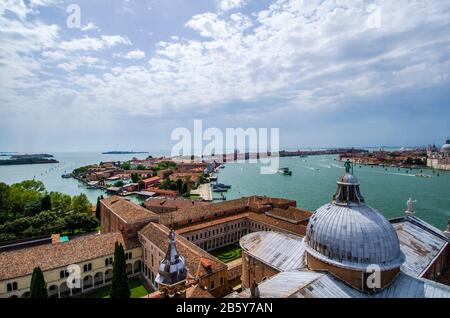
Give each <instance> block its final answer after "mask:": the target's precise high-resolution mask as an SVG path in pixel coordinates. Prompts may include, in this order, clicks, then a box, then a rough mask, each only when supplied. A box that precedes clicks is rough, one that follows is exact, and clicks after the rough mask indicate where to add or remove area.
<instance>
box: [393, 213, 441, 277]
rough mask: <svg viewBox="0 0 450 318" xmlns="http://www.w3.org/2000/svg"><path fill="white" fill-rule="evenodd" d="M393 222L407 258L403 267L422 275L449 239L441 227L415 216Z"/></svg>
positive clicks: (408, 271)
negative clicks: (438, 227)
mask: <svg viewBox="0 0 450 318" xmlns="http://www.w3.org/2000/svg"><path fill="white" fill-rule="evenodd" d="M391 222H392V225H393V226H394V229H395V231H396V232H397V235H398V238H399V241H400V249H401V250H402V252H403V253H404V254H405V258H406V259H405V262H404V263H403V265H402V267H401V269H402V270H403V271H404V272H405V273H407V274H409V275H411V276H414V277H422V275H424V274H425V272H426V270H427V269H428V267H429V266H430V265H431V264H432V263H433V261H434V259H435V258H436V257H437V256H439V254H440V253H441V252H442V251H443V250H444V249H445V248H446V246H447V245H448V244H449V239H448V238H447V237H446V236H445V235H444V233H443V232H442V231H440V230H439V229H437V228H435V227H433V226H431V225H429V224H428V223H426V222H424V221H422V220H420V219H418V218H416V217H413V216H409V217H405V218H401V219H396V220H392V221H391Z"/></svg>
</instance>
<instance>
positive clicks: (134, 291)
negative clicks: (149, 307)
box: [82, 278, 150, 298]
mask: <svg viewBox="0 0 450 318" xmlns="http://www.w3.org/2000/svg"><path fill="white" fill-rule="evenodd" d="M128 284H129V286H130V291H131V296H130V297H131V298H141V297H144V296H146V295H148V294H150V291H149V290H148V288H147V287H146V286H145V285H144V284H143V283H142V281H141V280H140V279H139V278H132V279H130V280H129V281H128ZM110 289H111V285H109V286H105V287H102V288H99V289H97V290H95V291H93V292H91V293H87V294H84V295H83V296H82V297H85V298H109V291H110Z"/></svg>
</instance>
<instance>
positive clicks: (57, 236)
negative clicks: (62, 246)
mask: <svg viewBox="0 0 450 318" xmlns="http://www.w3.org/2000/svg"><path fill="white" fill-rule="evenodd" d="M59 243H61V234H52V244H59Z"/></svg>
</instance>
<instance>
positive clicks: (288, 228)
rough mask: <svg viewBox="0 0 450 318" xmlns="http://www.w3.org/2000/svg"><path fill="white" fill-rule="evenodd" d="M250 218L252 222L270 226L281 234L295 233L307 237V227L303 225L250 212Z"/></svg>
mask: <svg viewBox="0 0 450 318" xmlns="http://www.w3.org/2000/svg"><path fill="white" fill-rule="evenodd" d="M248 218H249V219H250V220H252V221H257V222H260V223H264V224H268V225H271V226H272V227H274V228H275V229H277V230H279V231H281V232H289V233H294V234H297V235H300V236H305V235H306V226H305V225H301V224H294V223H292V222H288V221H284V220H280V219H275V218H273V217H270V216H267V215H265V214H259V213H254V212H250V213H249V215H248Z"/></svg>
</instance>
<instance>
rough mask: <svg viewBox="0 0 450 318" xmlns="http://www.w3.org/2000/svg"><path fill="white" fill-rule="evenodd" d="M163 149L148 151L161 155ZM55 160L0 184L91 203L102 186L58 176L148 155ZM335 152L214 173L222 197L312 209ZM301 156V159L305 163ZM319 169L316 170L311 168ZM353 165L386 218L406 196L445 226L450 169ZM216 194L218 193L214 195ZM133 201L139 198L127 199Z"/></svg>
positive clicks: (6, 172) (329, 187) (0, 178)
mask: <svg viewBox="0 0 450 318" xmlns="http://www.w3.org/2000/svg"><path fill="white" fill-rule="evenodd" d="M163 153H164V152H161V153H160V154H158V153H152V155H154V156H157V155H162V154H163ZM54 155H55V158H56V159H57V160H58V161H60V163H58V164H41V165H24V166H0V182H6V183H8V184H11V183H16V182H20V181H23V180H27V179H33V178H34V177H35V178H36V179H37V180H41V181H43V182H44V184H45V186H46V188H47V190H49V191H59V192H63V193H66V194H70V195H76V194H80V193H85V194H86V195H87V196H88V198H89V200H90V201H91V202H92V203H95V202H96V200H97V197H98V196H100V195H102V194H103V195H106V194H105V193H104V192H103V191H101V190H95V189H87V188H86V187H85V186H84V185H83V184H82V183H80V182H79V181H77V180H75V179H63V178H61V175H62V174H64V173H66V172H71V171H72V170H73V169H75V168H77V167H80V166H84V165H88V164H94V163H99V162H100V161H125V160H129V159H131V158H132V157H138V158H145V157H147V156H148V155H146V154H143V155H102V154H99V153H56V154H54ZM335 159H337V157H336V156H316V157H308V158H298V157H294V158H281V159H280V167H289V168H290V169H291V170H292V172H293V175H292V176H290V177H289V176H284V175H282V174H280V173H276V174H272V175H263V174H261V173H260V165H259V164H249V163H228V164H227V165H226V168H225V169H222V170H221V171H220V173H219V181H220V182H222V183H226V184H231V185H232V189H231V190H229V191H228V193H226V194H225V196H226V197H227V199H235V198H239V197H242V196H248V195H254V194H261V195H267V196H272V197H283V198H288V199H293V200H296V201H297V206H298V207H301V208H305V209H308V210H311V211H314V210H315V209H317V208H318V207H320V206H321V205H323V204H325V203H327V202H329V201H330V200H331V196H332V195H333V194H334V192H335V190H336V180H337V178H338V177H339V176H340V175H342V173H343V171H344V169H343V168H342V167H343V164H342V163H341V162H339V161H337V160H335ZM305 160H306V162H305ZM315 169H319V171H317V170H315ZM387 169H388V171H385V170H384V168H381V167H373V168H371V167H369V166H362V167H361V168H359V166H355V170H354V173H355V175H356V176H357V177H358V179H359V181H360V183H361V191H362V193H363V195H364V197H365V199H366V202H367V204H369V205H371V206H372V207H375V208H377V209H379V210H380V211H381V212H382V213H383V214H384V215H386V217H388V218H394V217H399V216H402V215H404V211H405V210H406V201H407V200H408V198H409V197H412V198H413V199H415V200H417V203H416V213H417V216H418V217H420V218H421V219H424V220H425V221H427V222H429V223H430V224H432V225H434V226H437V227H439V228H441V229H445V228H446V225H447V221H448V219H450V172H443V171H440V172H439V174H440V176H439V177H437V173H433V171H431V170H429V169H424V171H423V173H425V174H429V175H432V176H433V178H431V179H425V178H417V177H415V176H413V175H414V174H418V173H420V170H415V171H413V172H410V173H409V174H407V173H406V170H405V169H401V171H398V170H397V168H387ZM214 195H215V196H219V195H218V194H216V193H215V194H214ZM132 200H134V201H137V202H138V201H139V200H138V199H136V198H132Z"/></svg>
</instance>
